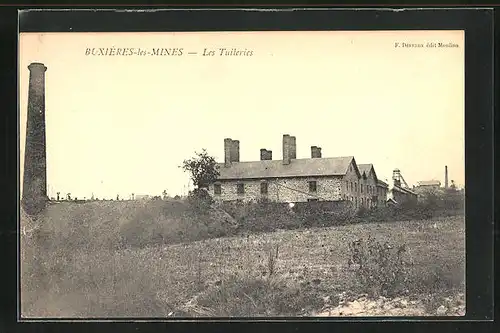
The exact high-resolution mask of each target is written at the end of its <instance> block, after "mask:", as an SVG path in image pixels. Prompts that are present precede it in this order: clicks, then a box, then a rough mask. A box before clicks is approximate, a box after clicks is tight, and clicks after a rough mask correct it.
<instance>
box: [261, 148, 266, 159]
mask: <svg viewBox="0 0 500 333" xmlns="http://www.w3.org/2000/svg"><path fill="white" fill-rule="evenodd" d="M266 157H267V150H266V149H264V148H261V149H260V160H261V161H264V160H265V159H266Z"/></svg>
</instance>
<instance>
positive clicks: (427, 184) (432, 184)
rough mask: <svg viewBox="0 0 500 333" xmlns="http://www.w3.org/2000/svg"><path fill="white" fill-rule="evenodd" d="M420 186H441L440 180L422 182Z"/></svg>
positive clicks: (419, 183)
mask: <svg viewBox="0 0 500 333" xmlns="http://www.w3.org/2000/svg"><path fill="white" fill-rule="evenodd" d="M418 186H441V182H440V181H439V180H422V181H419V182H418Z"/></svg>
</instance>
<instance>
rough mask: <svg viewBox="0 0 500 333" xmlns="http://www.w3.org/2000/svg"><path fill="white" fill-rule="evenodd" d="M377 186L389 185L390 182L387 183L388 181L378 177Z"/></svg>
mask: <svg viewBox="0 0 500 333" xmlns="http://www.w3.org/2000/svg"><path fill="white" fill-rule="evenodd" d="M377 186H382V187H389V184H387V183H386V182H383V181H381V180H380V179H377Z"/></svg>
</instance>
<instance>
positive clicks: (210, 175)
mask: <svg viewBox="0 0 500 333" xmlns="http://www.w3.org/2000/svg"><path fill="white" fill-rule="evenodd" d="M195 154H196V156H195V157H193V158H191V159H188V160H184V162H183V163H182V166H181V168H182V169H183V170H184V171H185V172H189V173H190V178H191V180H192V181H193V185H194V186H195V188H196V189H200V188H204V187H207V186H208V185H209V184H211V183H213V182H215V181H216V180H217V177H219V170H218V165H217V162H216V161H215V158H213V157H212V156H209V155H208V154H207V151H206V149H203V150H202V151H201V153H198V152H195Z"/></svg>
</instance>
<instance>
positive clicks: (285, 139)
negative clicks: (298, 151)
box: [283, 134, 290, 164]
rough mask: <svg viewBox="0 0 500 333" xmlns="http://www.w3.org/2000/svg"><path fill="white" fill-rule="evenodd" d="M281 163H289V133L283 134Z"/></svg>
mask: <svg viewBox="0 0 500 333" xmlns="http://www.w3.org/2000/svg"><path fill="white" fill-rule="evenodd" d="M283 164H290V135H288V134H283Z"/></svg>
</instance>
